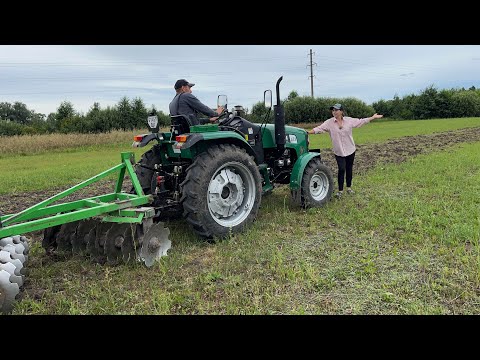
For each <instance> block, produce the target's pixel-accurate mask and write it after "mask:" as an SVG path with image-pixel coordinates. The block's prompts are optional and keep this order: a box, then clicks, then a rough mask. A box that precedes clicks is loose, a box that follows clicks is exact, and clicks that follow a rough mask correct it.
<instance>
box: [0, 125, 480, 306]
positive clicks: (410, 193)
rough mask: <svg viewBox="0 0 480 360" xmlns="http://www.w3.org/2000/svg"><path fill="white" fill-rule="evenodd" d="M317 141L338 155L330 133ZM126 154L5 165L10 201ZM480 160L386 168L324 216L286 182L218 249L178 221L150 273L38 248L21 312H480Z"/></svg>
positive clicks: (357, 182) (0, 182)
mask: <svg viewBox="0 0 480 360" xmlns="http://www.w3.org/2000/svg"><path fill="white" fill-rule="evenodd" d="M471 126H476V127H479V126H480V119H456V120H455V121H452V120H428V121H402V122H400V121H399V122H378V123H375V122H372V123H371V124H368V125H366V126H364V127H362V128H359V129H355V130H354V131H355V132H354V137H355V140H356V142H357V144H361V143H370V142H382V141H385V140H388V139H392V138H397V137H403V136H411V135H419V134H429V133H432V132H440V131H448V130H453V129H459V128H465V127H471ZM316 139H320V140H318V141H324V140H325V141H326V144H321V143H319V144H317V145H315V144H316V143H315V142H316V141H317V140H316ZM310 140H311V142H312V143H311V146H312V147H320V148H329V147H330V140H329V138H328V135H327V134H322V135H315V136H312V137H310ZM129 146H130V143H125V144H116V145H111V144H106V145H95V146H94V148H95V151H92V150H91V149H86V148H80V149H78V150H77V149H64V150H60V149H57V150H56V151H54V152H53V153H52V154H47V153H43V154H39V155H26V156H20V155H16V156H13V157H11V158H10V157H5V158H3V157H2V158H0V168H1V169H2V171H1V172H0V194H3V195H2V197H3V198H8V196H9V195H10V194H14V193H17V192H21V191H39V190H41V189H52V188H56V187H58V186H64V185H68V184H74V183H77V182H80V181H82V180H85V179H86V178H88V177H90V176H93V175H95V174H97V173H99V172H101V171H103V170H105V169H106V168H107V167H109V166H113V165H115V164H117V163H118V162H119V161H120V151H130V149H131V148H129ZM143 151H145V150H144V149H135V152H136V154H137V159H138V158H139V155H140V154H141V153H142V152H143ZM479 158H480V142H474V143H469V144H459V145H456V146H454V147H451V148H449V149H448V150H445V151H441V152H434V153H430V154H427V155H420V156H417V157H413V158H410V159H408V160H407V161H406V162H403V163H400V164H397V165H394V164H391V165H386V164H381V165H379V166H377V167H376V168H374V169H373V170H370V171H368V172H367V173H366V174H364V175H358V176H355V177H354V188H355V190H356V193H355V194H354V195H351V196H347V195H346V196H344V197H343V198H342V199H341V200H332V201H331V202H329V203H328V204H327V205H326V206H325V207H322V208H316V209H309V210H302V209H300V208H298V207H296V206H295V205H293V203H292V201H291V199H290V192H289V189H288V187H286V186H283V187H279V188H277V189H275V191H274V192H273V193H272V194H270V195H268V196H265V197H263V198H262V205H261V209H260V212H259V215H258V217H257V220H256V222H255V223H254V224H253V226H251V227H250V228H249V229H248V230H247V231H246V232H245V233H243V234H238V235H234V236H232V237H230V238H228V239H226V240H223V241H219V242H217V243H207V242H204V241H202V240H200V239H199V238H198V237H196V235H195V234H194V233H193V231H191V230H190V229H189V228H188V227H187V226H186V223H185V222H184V221H183V220H176V221H170V222H168V223H167V224H166V225H167V226H168V227H169V228H170V239H171V241H172V248H171V249H170V250H169V252H168V256H166V257H163V258H162V259H161V260H160V261H159V262H158V263H157V264H155V266H153V267H152V268H146V267H145V266H143V265H142V264H140V263H133V264H125V265H120V266H116V267H111V266H106V265H103V266H102V265H99V264H96V263H92V262H91V261H89V260H88V259H86V258H83V257H81V256H75V257H68V258H59V259H55V260H53V259H52V258H51V257H49V256H47V255H46V254H45V251H44V249H43V248H41V245H40V243H39V242H38V241H37V242H34V243H33V244H32V249H31V253H30V258H29V262H28V269H29V273H28V276H27V283H26V286H25V289H24V291H23V292H22V299H21V301H19V302H18V303H17V304H16V306H15V309H14V311H13V313H14V314H18V315H22V314H478V309H479V306H480V290H479V289H480V247H479V245H480V244H479V242H480V196H479V194H480V162H479V160H478V159H479ZM12 174H14V175H12Z"/></svg>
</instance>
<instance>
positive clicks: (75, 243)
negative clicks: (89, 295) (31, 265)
mask: <svg viewBox="0 0 480 360" xmlns="http://www.w3.org/2000/svg"><path fill="white" fill-rule="evenodd" d="M169 234H170V231H169V230H168V228H165V227H164V223H163V222H159V223H155V224H154V223H153V220H152V218H146V219H144V220H143V221H142V222H141V223H140V224H137V223H113V222H103V221H101V220H96V219H88V220H81V221H77V222H72V223H68V224H63V225H60V226H57V227H53V228H47V229H45V230H44V234H43V241H42V246H43V247H44V248H45V250H46V251H47V253H57V254H62V255H68V254H80V255H86V256H90V258H91V259H92V260H93V261H94V262H98V263H101V264H105V263H107V264H108V265H118V264H122V263H128V262H131V261H141V262H143V263H145V265H146V266H147V267H150V266H152V265H153V264H154V262H155V260H158V259H159V258H160V257H161V256H164V255H166V253H167V250H168V249H169V248H170V247H171V241H170V240H169V239H168V235H169Z"/></svg>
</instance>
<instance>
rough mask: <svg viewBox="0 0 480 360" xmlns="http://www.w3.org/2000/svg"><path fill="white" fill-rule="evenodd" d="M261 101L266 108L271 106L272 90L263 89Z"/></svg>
mask: <svg viewBox="0 0 480 360" xmlns="http://www.w3.org/2000/svg"><path fill="white" fill-rule="evenodd" d="M263 102H264V104H265V107H266V108H267V109H271V108H272V90H265V91H264V92H263Z"/></svg>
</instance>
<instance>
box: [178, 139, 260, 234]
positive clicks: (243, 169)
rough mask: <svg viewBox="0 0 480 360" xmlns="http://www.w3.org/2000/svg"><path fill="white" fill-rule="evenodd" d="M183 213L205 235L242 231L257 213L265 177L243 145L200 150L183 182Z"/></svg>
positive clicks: (197, 231)
mask: <svg viewBox="0 0 480 360" xmlns="http://www.w3.org/2000/svg"><path fill="white" fill-rule="evenodd" d="M181 189H182V198H181V200H180V201H181V202H182V205H183V209H184V212H183V216H184V217H185V219H186V220H187V222H188V223H189V224H190V225H191V226H192V228H193V230H194V231H195V232H196V233H197V234H198V235H200V236H202V237H205V238H214V237H217V238H223V237H226V236H228V235H229V234H233V233H237V232H241V231H243V230H244V229H245V227H246V226H248V225H249V224H250V223H252V222H253V221H254V220H255V218H256V216H257V213H258V209H259V207H260V201H261V196H262V180H261V176H260V172H259V170H258V167H257V165H256V163H255V161H254V159H253V158H252V157H251V156H250V155H248V154H247V153H246V151H245V150H244V149H242V148H239V147H238V146H235V145H229V144H220V145H216V146H212V147H211V148H209V149H208V150H207V151H206V152H204V153H201V154H200V155H198V156H197V157H196V158H195V159H194V162H193V163H192V165H190V166H189V167H188V169H187V176H186V178H185V180H184V181H183V182H182V183H181Z"/></svg>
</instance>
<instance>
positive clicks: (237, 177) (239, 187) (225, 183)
mask: <svg viewBox="0 0 480 360" xmlns="http://www.w3.org/2000/svg"><path fill="white" fill-rule="evenodd" d="M255 196H256V194H255V179H254V177H253V174H252V173H251V172H250V170H248V168H247V167H246V166H245V165H244V164H242V163H239V162H229V163H226V164H225V165H223V166H222V167H220V168H219V169H218V170H217V171H216V172H215V174H214V175H213V176H212V178H211V179H210V183H209V185H208V194H207V205H208V210H209V212H210V214H211V215H212V218H213V219H214V220H215V221H216V222H217V223H218V224H220V225H222V226H225V227H233V226H236V225H238V224H241V223H242V222H243V221H244V220H245V219H246V218H247V217H248V215H249V214H250V212H251V211H252V206H253V203H254V201H255Z"/></svg>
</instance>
